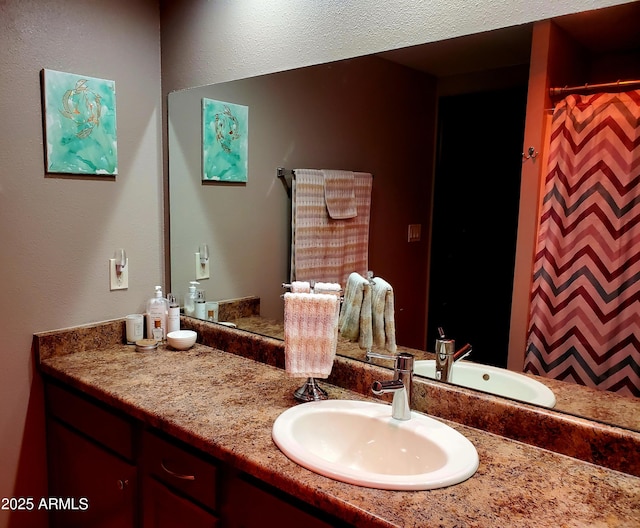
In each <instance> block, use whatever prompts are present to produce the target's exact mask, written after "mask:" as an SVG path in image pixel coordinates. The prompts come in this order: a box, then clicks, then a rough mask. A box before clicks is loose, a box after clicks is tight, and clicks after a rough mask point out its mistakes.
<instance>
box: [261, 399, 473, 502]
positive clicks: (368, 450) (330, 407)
mask: <svg viewBox="0 0 640 528" xmlns="http://www.w3.org/2000/svg"><path fill="white" fill-rule="evenodd" d="M272 436H273V441H274V442H275V444H276V445H277V446H278V447H279V448H280V450H281V451H282V452H283V453H284V454H285V455H286V456H287V457H289V458H290V459H291V460H293V461H294V462H296V463H298V464H300V465H301V466H303V467H305V468H307V469H309V470H311V471H314V472H316V473H319V474H321V475H324V476H326V477H330V478H333V479H335V480H339V481H342V482H348V483H350V484H356V485H359V486H365V487H369V488H377V489H387V490H426V489H434V488H442V487H445V486H451V485H453V484H457V483H459V482H462V481H464V480H466V479H468V478H469V477H471V476H472V475H473V474H474V473H475V472H476V470H477V469H478V453H477V451H476V448H475V447H474V446H473V444H472V443H471V442H470V441H469V440H467V439H466V438H465V437H464V436H463V435H461V434H460V433H459V432H458V431H456V430H455V429H452V428H451V427H449V426H447V425H445V424H443V423H441V422H439V421H437V420H435V419H433V418H430V417H428V416H425V415H423V414H420V413H416V412H412V413H411V419H410V420H404V421H401V420H395V419H393V418H391V406H390V405H386V404H383V403H374V402H367V401H354V400H324V401H314V402H309V403H303V404H300V405H298V406H296V407H292V408H290V409H287V410H286V411H284V412H283V413H282V414H281V415H280V416H278V418H277V419H276V421H275V422H274V424H273V431H272Z"/></svg>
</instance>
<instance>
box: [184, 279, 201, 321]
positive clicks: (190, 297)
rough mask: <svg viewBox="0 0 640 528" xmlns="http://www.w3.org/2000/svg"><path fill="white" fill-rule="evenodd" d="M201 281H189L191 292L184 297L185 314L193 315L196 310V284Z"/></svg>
mask: <svg viewBox="0 0 640 528" xmlns="http://www.w3.org/2000/svg"><path fill="white" fill-rule="evenodd" d="M199 284H200V283H199V282H198V281H191V282H190V283H189V293H187V295H186V296H185V298H184V315H189V316H191V317H193V316H194V315H195V311H196V296H197V292H196V286H198V285H199Z"/></svg>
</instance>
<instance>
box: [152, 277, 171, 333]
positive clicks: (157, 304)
mask: <svg viewBox="0 0 640 528" xmlns="http://www.w3.org/2000/svg"><path fill="white" fill-rule="evenodd" d="M155 290H156V292H155V295H154V296H153V297H151V299H149V301H148V302H147V338H148V339H155V340H156V341H157V342H159V343H161V342H163V341H164V340H165V338H166V335H167V312H168V311H169V306H168V305H169V303H168V302H167V300H166V299H165V298H164V297H163V296H162V286H156V287H155Z"/></svg>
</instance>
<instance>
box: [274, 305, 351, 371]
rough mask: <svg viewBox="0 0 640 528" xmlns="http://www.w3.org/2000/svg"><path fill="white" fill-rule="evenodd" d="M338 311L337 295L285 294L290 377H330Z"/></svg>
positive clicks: (286, 351)
mask: <svg viewBox="0 0 640 528" xmlns="http://www.w3.org/2000/svg"><path fill="white" fill-rule="evenodd" d="M339 313H340V299H339V297H338V296H336V295H333V294H314V293H289V292H287V293H285V294H284V353H285V368H286V371H287V373H288V374H289V376H292V377H312V378H327V377H328V376H329V374H331V369H332V368H333V360H334V358H335V355H336V347H337V344H338V317H339Z"/></svg>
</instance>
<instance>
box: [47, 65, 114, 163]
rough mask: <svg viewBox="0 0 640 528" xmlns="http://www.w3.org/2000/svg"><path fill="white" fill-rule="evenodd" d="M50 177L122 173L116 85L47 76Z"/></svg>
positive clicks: (83, 78)
mask: <svg viewBox="0 0 640 528" xmlns="http://www.w3.org/2000/svg"><path fill="white" fill-rule="evenodd" d="M43 92H44V96H43V101H44V114H45V140H46V147H47V148H46V168H47V172H49V173H66V174H90V175H115V174H117V173H118V148H117V144H118V141H117V131H116V87H115V82H114V81H109V80H105V79H96V78H94V77H88V76H84V75H76V74H73V73H64V72H59V71H54V70H44V71H43Z"/></svg>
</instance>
